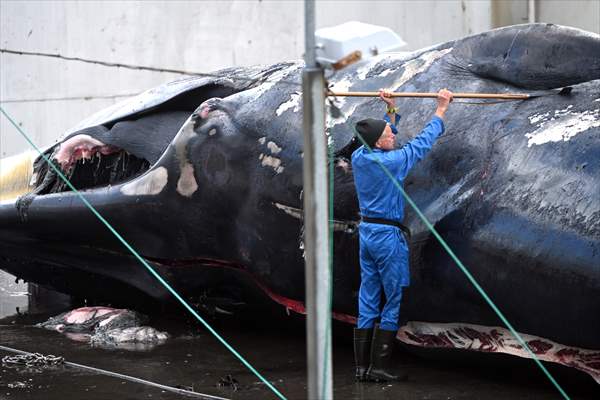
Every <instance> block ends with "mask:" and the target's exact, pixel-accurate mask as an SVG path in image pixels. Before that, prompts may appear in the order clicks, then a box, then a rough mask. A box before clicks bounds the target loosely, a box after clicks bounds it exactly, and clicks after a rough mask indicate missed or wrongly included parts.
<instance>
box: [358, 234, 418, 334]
mask: <svg viewBox="0 0 600 400" xmlns="http://www.w3.org/2000/svg"><path fill="white" fill-rule="evenodd" d="M358 232H359V240H360V276H361V283H360V291H359V296H358V328H359V329H366V328H372V327H373V326H374V325H375V322H376V321H377V319H379V318H380V319H381V321H380V324H379V326H380V328H381V329H385V330H389V331H397V330H398V328H399V326H398V318H399V316H400V300H401V299H402V288H403V287H404V286H408V285H409V284H410V271H409V268H408V246H407V244H406V240H405V239H404V236H403V235H402V233H401V231H400V229H399V228H396V227H394V226H389V225H381V224H371V223H365V222H361V224H360V226H359V228H358ZM382 287H383V291H384V293H385V298H386V303H385V305H384V307H383V310H381V311H380V310H379V309H380V303H381V288H382Z"/></svg>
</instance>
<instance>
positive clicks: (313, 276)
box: [302, 0, 333, 399]
mask: <svg viewBox="0 0 600 400" xmlns="http://www.w3.org/2000/svg"><path fill="white" fill-rule="evenodd" d="M304 11H305V13H304V18H305V19H304V21H305V22H304V29H305V32H304V34H305V37H306V40H305V43H306V49H305V56H304V59H305V63H306V67H305V69H304V72H303V74H302V90H303V93H304V95H303V96H302V105H303V129H304V160H303V174H304V250H305V265H306V266H305V274H306V281H305V282H306V300H305V302H306V336H307V340H306V355H307V376H308V396H307V398H309V399H332V398H333V393H332V385H331V381H332V377H331V370H332V368H331V329H328V324H330V323H331V310H330V306H329V285H330V281H331V276H330V275H331V274H330V271H329V230H328V227H329V206H328V200H329V191H328V189H327V178H328V173H327V142H326V137H325V79H324V75H323V70H322V69H321V68H320V67H319V66H318V65H317V63H316V58H315V50H316V48H315V36H314V33H315V2H314V0H305V1H304Z"/></svg>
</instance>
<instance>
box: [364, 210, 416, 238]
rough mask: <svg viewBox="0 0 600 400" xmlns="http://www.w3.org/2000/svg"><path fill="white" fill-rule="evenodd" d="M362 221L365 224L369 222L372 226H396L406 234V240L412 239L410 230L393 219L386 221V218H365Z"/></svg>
mask: <svg viewBox="0 0 600 400" xmlns="http://www.w3.org/2000/svg"><path fill="white" fill-rule="evenodd" d="M361 219H362V220H363V221H364V222H368V223H371V224H382V225H391V226H395V227H396V228H400V230H402V232H404V234H405V235H406V238H407V239H410V229H408V227H407V226H405V225H402V224H401V223H400V222H398V221H392V220H391V219H384V218H373V217H365V216H363V217H361Z"/></svg>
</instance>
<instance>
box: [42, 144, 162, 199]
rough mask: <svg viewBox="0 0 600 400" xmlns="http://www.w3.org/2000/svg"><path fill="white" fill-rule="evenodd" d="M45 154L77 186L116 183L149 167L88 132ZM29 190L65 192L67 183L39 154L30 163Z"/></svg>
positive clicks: (128, 178) (81, 188) (138, 158)
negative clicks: (31, 188) (31, 168)
mask: <svg viewBox="0 0 600 400" xmlns="http://www.w3.org/2000/svg"><path fill="white" fill-rule="evenodd" d="M46 156H47V157H48V158H49V159H50V160H51V161H52V162H53V163H54V164H55V165H56V166H57V167H58V168H59V170H60V171H61V172H62V174H63V175H64V176H65V177H66V178H67V179H68V180H69V182H71V184H72V185H73V186H74V187H75V188H76V189H77V190H86V189H94V188H98V187H106V186H112V185H117V184H120V183H123V182H126V181H129V180H132V179H134V178H136V177H138V176H140V175H141V174H143V173H144V172H146V171H147V170H148V169H149V168H150V165H151V164H150V162H149V161H148V160H146V159H144V158H140V157H138V156H135V155H133V154H131V153H129V152H128V151H127V150H125V149H121V148H119V147H116V146H114V145H109V144H105V143H103V142H101V141H100V140H98V139H95V138H92V137H91V136H88V135H76V136H73V137H71V138H70V139H68V140H66V141H65V142H63V143H61V144H60V145H59V146H58V147H55V148H53V149H50V150H49V151H47V152H46ZM32 183H33V186H34V190H33V194H35V195H44V194H50V193H60V192H67V191H69V190H70V188H69V186H68V184H67V183H66V182H65V181H64V179H62V178H61V177H60V176H59V175H58V174H57V173H56V171H55V170H54V168H52V167H50V165H48V162H47V161H46V160H45V159H44V158H43V157H39V158H38V159H37V160H36V162H35V163H34V167H33V175H32Z"/></svg>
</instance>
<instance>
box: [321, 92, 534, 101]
mask: <svg viewBox="0 0 600 400" xmlns="http://www.w3.org/2000/svg"><path fill="white" fill-rule="evenodd" d="M327 95H328V96H336V97H378V96H379V93H378V92H328V93H327ZM391 97H425V98H432V99H435V98H437V93H426V92H396V93H393V92H392V93H391ZM452 97H454V98H455V99H503V100H527V99H529V98H531V97H536V96H535V95H534V96H532V95H530V94H521V93H453V94H452Z"/></svg>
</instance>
